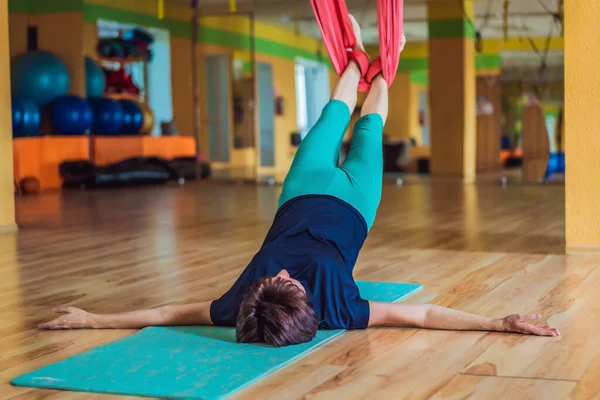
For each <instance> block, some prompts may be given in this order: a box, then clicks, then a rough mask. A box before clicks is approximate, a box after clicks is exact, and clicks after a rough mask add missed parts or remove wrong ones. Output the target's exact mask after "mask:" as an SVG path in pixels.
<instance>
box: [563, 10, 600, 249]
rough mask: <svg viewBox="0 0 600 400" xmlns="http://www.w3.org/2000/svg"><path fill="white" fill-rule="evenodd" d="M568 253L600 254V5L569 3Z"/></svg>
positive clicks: (567, 36)
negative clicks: (599, 94)
mask: <svg viewBox="0 0 600 400" xmlns="http://www.w3.org/2000/svg"><path fill="white" fill-rule="evenodd" d="M565 20H566V21H567V23H566V24H565V131H566V134H565V139H566V142H565V155H566V164H567V165H566V182H565V192H566V201H565V211H566V221H565V222H566V245H567V252H577V251H597V250H600V207H598V201H599V200H600V179H598V171H600V132H599V131H598V127H600V103H599V102H598V92H600V74H598V69H599V68H600V3H599V2H598V1H597V0H580V1H575V2H574V1H566V2H565Z"/></svg>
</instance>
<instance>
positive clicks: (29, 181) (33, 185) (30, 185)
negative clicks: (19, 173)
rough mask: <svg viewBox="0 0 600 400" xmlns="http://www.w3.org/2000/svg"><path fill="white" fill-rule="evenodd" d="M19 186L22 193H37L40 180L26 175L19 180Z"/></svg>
mask: <svg viewBox="0 0 600 400" xmlns="http://www.w3.org/2000/svg"><path fill="white" fill-rule="evenodd" d="M19 188H20V189H21V193H22V194H38V193H39V192H40V181H38V180H37V179H36V178H33V177H31V176H27V177H25V178H23V179H21V181H20V182H19Z"/></svg>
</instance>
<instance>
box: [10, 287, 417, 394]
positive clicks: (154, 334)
mask: <svg viewBox="0 0 600 400" xmlns="http://www.w3.org/2000/svg"><path fill="white" fill-rule="evenodd" d="M358 286H359V288H360V292H361V295H362V297H363V298H366V299H368V300H373V301H388V302H395V301H400V300H402V299H404V298H406V297H407V296H409V295H411V294H413V293H414V292H416V291H418V290H420V289H421V287H422V286H421V285H416V284H403V283H385V282H358ZM343 332H344V331H341V330H338V331H319V332H318V333H317V336H316V338H315V339H314V340H312V341H311V342H309V343H305V344H301V345H297V346H288V347H283V348H272V347H268V346H265V345H259V344H237V343H236V342H235V329H233V328H221V327H181V328H171V327H152V328H146V329H143V330H141V331H140V332H138V333H136V334H134V335H131V336H129V337H126V338H124V339H120V340H117V341H115V342H113V343H109V344H107V345H105V346H100V347H97V348H95V349H92V350H89V351H87V352H85V353H83V354H79V355H76V356H73V357H69V358H67V359H66V360H63V361H60V362H58V363H55V364H51V365H48V366H47V367H44V368H41V369H38V370H37V371H33V372H30V373H28V374H25V375H21V376H19V377H18V378H15V379H13V380H12V381H11V383H12V384H13V385H17V386H28V387H35V388H45V389H63V390H73V391H80V392H93V393H107V394H121V395H131V396H149V397H160V398H171V399H219V398H223V397H226V396H229V395H231V394H233V393H234V392H236V391H238V390H240V389H242V388H244V387H246V386H248V385H250V384H252V383H253V382H256V381H257V380H258V379H261V378H263V377H264V376H266V375H268V374H270V373H271V372H273V371H275V370H277V369H279V368H281V367H283V366H285V365H287V364H289V363H291V362H292V361H294V360H296V359H298V358H300V357H302V356H303V355H305V354H307V353H308V352H309V351H311V350H312V349H314V348H316V347H318V346H320V345H322V344H323V343H325V342H327V341H329V340H331V339H333V338H335V337H337V336H339V335H340V334H342V333H343ZM84 334H85V333H84V332H82V335H84Z"/></svg>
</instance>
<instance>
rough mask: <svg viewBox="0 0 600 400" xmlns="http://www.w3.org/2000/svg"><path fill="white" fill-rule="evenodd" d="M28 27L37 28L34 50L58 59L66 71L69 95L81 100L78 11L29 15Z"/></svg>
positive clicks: (80, 19) (82, 77)
mask: <svg viewBox="0 0 600 400" xmlns="http://www.w3.org/2000/svg"><path fill="white" fill-rule="evenodd" d="M28 21H29V22H28V23H29V25H34V26H37V28H38V48H39V49H40V50H47V51H50V52H52V53H54V54H56V55H57V56H59V57H60V59H61V60H63V62H64V63H65V64H66V66H67V68H68V70H69V78H70V81H69V82H70V83H69V93H71V94H75V95H77V96H82V97H85V67H84V65H85V64H84V60H83V51H84V45H83V42H84V40H83V15H82V13H81V12H79V11H73V12H60V13H52V14H31V15H29V19H28Z"/></svg>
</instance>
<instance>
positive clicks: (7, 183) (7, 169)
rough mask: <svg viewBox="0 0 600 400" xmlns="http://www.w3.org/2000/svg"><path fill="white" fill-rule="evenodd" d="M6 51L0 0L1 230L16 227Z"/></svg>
mask: <svg viewBox="0 0 600 400" xmlns="http://www.w3.org/2000/svg"><path fill="white" fill-rule="evenodd" d="M9 51H10V50H9V42H8V4H7V0H0V87H1V88H2V91H0V232H5V231H8V230H14V229H15V228H16V225H15V197H14V185H13V181H14V179H13V154H12V116H11V115H12V114H11V103H10V54H9Z"/></svg>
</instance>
